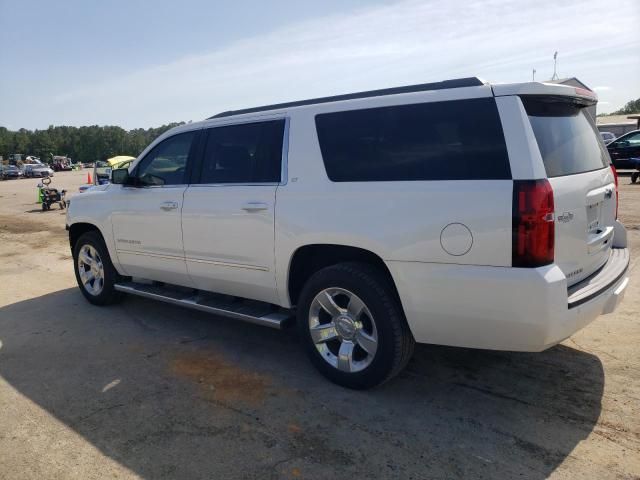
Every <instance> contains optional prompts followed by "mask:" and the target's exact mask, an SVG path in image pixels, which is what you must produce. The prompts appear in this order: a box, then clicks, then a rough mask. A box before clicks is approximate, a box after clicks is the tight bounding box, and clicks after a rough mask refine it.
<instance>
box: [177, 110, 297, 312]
mask: <svg viewBox="0 0 640 480" xmlns="http://www.w3.org/2000/svg"><path fill="white" fill-rule="evenodd" d="M284 131H285V119H284V118H277V119H270V120H263V121H244V122H242V123H235V124H227V125H220V126H217V127H212V128H209V129H207V130H205V131H204V132H205V134H206V139H205V140H204V141H205V142H206V143H205V145H204V149H203V154H202V158H201V165H200V167H199V171H197V172H196V173H195V180H194V181H193V182H192V184H191V185H190V186H189V188H188V189H187V190H186V192H185V196H184V208H183V210H182V234H183V238H184V249H185V257H186V264H187V269H188V272H189V275H190V276H191V278H192V279H193V282H194V284H195V286H196V287H197V288H199V289H202V290H206V291H212V292H217V293H223V294H227V295H234V296H239V297H246V298H251V299H254V300H261V301H265V302H270V303H276V302H277V301H278V296H277V288H276V282H275V273H274V265H275V261H274V215H275V198H276V188H277V186H278V185H279V184H280V181H281V174H282V168H281V166H282V161H283V138H284Z"/></svg>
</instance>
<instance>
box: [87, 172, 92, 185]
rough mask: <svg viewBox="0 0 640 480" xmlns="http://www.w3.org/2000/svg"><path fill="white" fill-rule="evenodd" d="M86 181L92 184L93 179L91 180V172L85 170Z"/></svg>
mask: <svg viewBox="0 0 640 480" xmlns="http://www.w3.org/2000/svg"><path fill="white" fill-rule="evenodd" d="M87 183H88V184H92V183H93V181H92V180H91V173H89V172H87Z"/></svg>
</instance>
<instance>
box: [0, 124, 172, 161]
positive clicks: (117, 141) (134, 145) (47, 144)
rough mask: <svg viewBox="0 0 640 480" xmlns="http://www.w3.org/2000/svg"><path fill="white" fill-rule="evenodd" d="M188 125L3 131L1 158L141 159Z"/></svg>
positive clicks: (51, 127) (0, 147) (65, 127)
mask: <svg viewBox="0 0 640 480" xmlns="http://www.w3.org/2000/svg"><path fill="white" fill-rule="evenodd" d="M182 124H184V122H179V123H170V124H169V125H162V126H161V127H157V128H148V129H143V128H136V129H133V130H125V129H124V128H121V127H115V126H103V127H101V126H98V125H92V126H88V127H67V126H58V127H54V126H53V125H52V126H50V127H49V128H47V129H46V130H26V129H24V128H21V129H20V130H18V131H11V130H8V129H7V128H5V127H0V156H2V157H3V158H4V159H5V160H6V159H7V158H8V157H9V155H10V154H12V153H21V154H23V155H34V156H36V157H40V160H42V161H43V162H47V161H51V157H52V155H66V156H68V157H71V158H72V159H73V161H74V162H83V163H86V162H94V161H96V160H104V159H106V158H110V157H113V156H115V155H131V156H133V157H136V156H138V155H139V154H140V153H141V152H142V150H144V149H145V147H146V146H147V145H149V144H150V143H151V142H152V141H153V140H154V139H155V138H156V137H158V136H159V135H161V134H163V133H164V132H166V131H167V130H169V129H170V128H173V127H175V126H177V125H182Z"/></svg>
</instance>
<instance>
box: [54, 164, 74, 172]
mask: <svg viewBox="0 0 640 480" xmlns="http://www.w3.org/2000/svg"><path fill="white" fill-rule="evenodd" d="M53 170H54V171H56V172H67V171H71V170H73V167H72V166H71V164H69V163H64V162H55V163H54V164H53Z"/></svg>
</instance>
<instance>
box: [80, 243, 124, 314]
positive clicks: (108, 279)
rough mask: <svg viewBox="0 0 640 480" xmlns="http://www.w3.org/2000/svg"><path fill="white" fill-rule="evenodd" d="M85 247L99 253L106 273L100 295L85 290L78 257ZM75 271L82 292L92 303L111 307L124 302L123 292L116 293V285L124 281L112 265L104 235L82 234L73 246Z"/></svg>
mask: <svg viewBox="0 0 640 480" xmlns="http://www.w3.org/2000/svg"><path fill="white" fill-rule="evenodd" d="M85 245H88V246H90V247H92V248H94V249H95V250H96V251H97V252H98V255H99V257H100V260H101V263H102V267H103V271H104V278H103V286H102V290H101V291H100V292H99V293H98V294H92V293H90V292H89V291H88V290H87V288H85V285H84V284H83V282H82V280H81V278H80V271H79V266H78V265H79V262H78V257H79V254H80V250H81V249H82V248H83V247H84V246H85ZM73 270H74V272H75V274H76V281H77V282H78V287H79V288H80V291H81V292H82V294H83V295H84V297H85V298H86V299H87V300H88V301H89V302H90V303H92V304H94V305H111V304H114V303H118V302H120V301H121V300H122V298H123V296H124V294H123V293H122V292H118V291H116V289H115V284H116V283H117V282H119V281H122V280H123V277H122V276H121V275H120V274H118V272H117V271H116V269H115V267H114V266H113V263H111V257H109V251H108V250H107V247H106V245H105V244H104V240H103V239H102V235H100V233H98V232H97V231H91V232H87V233H84V234H82V235H81V236H80V238H79V239H78V241H77V242H76V244H75V245H74V246H73Z"/></svg>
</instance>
